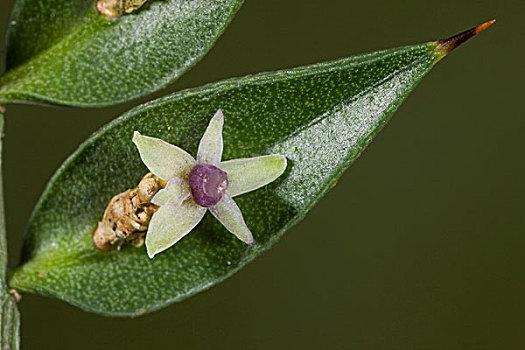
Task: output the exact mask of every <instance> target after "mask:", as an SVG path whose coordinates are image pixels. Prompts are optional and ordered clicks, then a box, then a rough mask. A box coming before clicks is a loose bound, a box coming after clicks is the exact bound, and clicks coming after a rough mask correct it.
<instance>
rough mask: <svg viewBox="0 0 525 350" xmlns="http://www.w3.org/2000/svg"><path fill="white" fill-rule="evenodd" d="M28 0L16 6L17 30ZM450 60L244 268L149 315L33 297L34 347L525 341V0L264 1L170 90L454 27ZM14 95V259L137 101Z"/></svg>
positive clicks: (3, 11) (27, 331) (432, 35)
mask: <svg viewBox="0 0 525 350" xmlns="http://www.w3.org/2000/svg"><path fill="white" fill-rule="evenodd" d="M12 4H13V0H2V1H1V3H0V27H1V29H0V35H1V37H2V39H0V40H3V37H4V34H5V29H6V26H7V21H8V16H9V12H10V9H11V8H12ZM492 18H496V19H497V20H498V22H497V23H496V24H495V25H494V26H493V27H491V28H490V29H489V30H488V31H487V32H484V33H483V34H481V35H480V36H479V37H476V38H475V39H473V40H472V41H470V42H469V43H467V44H465V45H464V46H462V47H461V48H459V49H458V50H457V51H455V52H453V53H452V54H451V55H450V56H449V57H447V58H446V59H445V60H444V61H442V62H441V63H439V64H438V65H437V66H436V67H435V68H434V70H433V71H432V72H431V73H430V74H429V75H428V76H427V77H426V79H425V80H424V81H423V82H422V83H421V85H420V86H419V87H418V88H417V89H416V90H415V92H414V93H413V94H412V95H411V96H410V97H409V99H408V100H407V101H406V103H405V104H404V105H403V106H402V107H401V108H400V110H399V111H398V112H397V114H396V115H395V116H394V118H393V120H392V121H391V123H390V125H389V126H388V127H387V128H386V129H385V130H384V131H383V132H382V133H381V134H380V135H379V136H378V137H377V139H376V140H375V142H374V143H373V144H372V145H371V146H370V147H369V148H368V149H367V151H366V152H364V154H363V155H362V157H361V158H360V159H359V160H358V161H357V162H356V163H355V164H354V166H353V167H352V168H351V169H350V170H349V171H348V172H347V173H346V174H345V175H344V176H343V177H342V178H341V181H340V182H339V184H338V185H337V186H336V188H335V189H334V190H332V191H331V192H330V193H329V194H328V195H327V196H326V197H325V198H324V199H323V200H322V201H321V202H320V203H319V204H318V205H317V207H316V208H314V209H313V210H312V211H311V212H310V213H309V214H308V215H307V216H306V218H305V219H304V220H303V221H302V222H300V223H299V224H298V225H296V226H295V227H294V228H293V229H291V230H290V231H289V232H288V233H287V235H285V237H284V238H283V239H281V241H280V242H279V244H277V245H276V246H274V248H273V249H272V250H271V251H269V252H267V253H265V254H263V255H262V256H261V257H259V258H258V259H256V261H255V262H253V263H251V264H249V265H248V266H247V267H246V268H244V269H243V270H242V271H241V272H239V273H237V274H236V275H235V276H233V277H232V278H230V279H228V280H227V281H226V282H224V283H222V284H220V285H218V286H215V287H214V288H212V289H210V290H208V291H206V292H204V293H201V294H198V295H197V296H194V297H192V298H190V299H188V300H186V301H184V302H182V303H179V304H175V305H172V306H169V307H167V308H165V309H163V310H161V311H159V312H156V313H154V314H151V315H147V316H145V317H142V318H138V319H133V320H131V319H116V318H104V317H101V316H97V315H93V314H88V313H85V312H82V311H81V310H79V309H77V308H75V307H73V306H69V305H67V304H65V303H63V302H60V301H57V300H54V299H49V298H45V297H40V296H34V295H24V296H23V300H22V302H21V303H20V310H21V313H22V328H21V331H22V345H23V348H24V349H100V348H104V349H142V348H152V349H155V348H177V349H290V348H300V349H325V348H327V349H343V348H344V349H347V348H357V349H381V348H384V349H392V348H400V349H421V348H425V349H443V348H455V349H465V348H468V349H485V348H486V349H504V348H522V347H523V346H525V316H524V315H525V300H524V296H525V275H524V273H523V270H524V267H525V255H524V250H525V235H524V233H525V232H524V231H525V230H524V226H525V225H524V224H525V218H524V214H525V213H524V208H525V205H524V202H523V197H524V195H525V185H524V181H523V176H524V174H525V172H524V170H525V167H524V157H523V151H524V150H525V141H524V140H523V132H524V131H525V112H524V110H523V99H524V96H523V95H524V87H523V81H524V78H525V74H524V73H525V72H524V64H523V57H524V54H525V50H524V49H523V39H524V37H525V30H524V28H523V26H524V24H525V23H524V22H525V21H524V19H525V1H523V0H515V1H494V0H479V1H457V0H442V1H421V0H410V1H408V0H406V1H391V0H378V1H367V2H366V1H360V2H356V1H348V0H330V1H326V0H325V1H305V0H247V1H246V3H245V5H244V7H243V8H242V9H241V10H240V12H239V13H238V15H237V17H236V18H235V19H234V21H233V23H232V24H231V26H230V27H229V28H228V29H227V30H226V32H225V34H224V35H223V36H222V37H221V38H220V40H219V41H218V42H217V44H216V46H215V48H214V49H213V50H212V51H211V52H210V53H209V54H208V55H207V56H206V58H204V60H203V61H201V62H200V63H199V64H198V65H197V66H196V67H195V68H194V69H193V70H191V71H190V72H189V73H187V74H186V75H184V76H183V78H181V79H180V80H179V81H178V82H176V83H175V84H174V85H172V86H170V87H169V88H168V89H165V90H163V91H161V92H159V93H157V94H155V97H158V96H162V95H165V94H167V93H170V92H173V91H178V90H180V89H182V88H186V87H193V86H199V85H201V84H204V83H207V82H211V81H215V80H218V79H223V78H227V77H232V76H242V75H245V74H248V73H255V72H259V71H267V70H276V69H280V68H286V67H292V66H298V65H303V64H309V63H314V62H318V61H325V60H330V59H334V58H338V57H344V56H350V55H353V54H358V53H364V52H367V51H372V50H377V49H382V48H389V47H395V46H401V45H406V44H412V43H420V42H424V41H428V40H432V39H440V38H442V37H447V36H450V35H452V34H456V33H457V32H459V31H462V30H464V29H467V28H468V27H471V26H474V25H476V24H479V23H481V22H484V21H486V20H489V19H492ZM151 98H152V97H151V96H150V97H148V98H144V99H142V100H140V101H133V102H132V103H128V104H126V105H119V106H116V107H112V108H105V109H92V110H88V109H70V108H50V107H41V106H18V105H10V106H8V112H7V129H6V139H5V151H4V156H5V159H4V174H5V177H4V181H5V184H4V186H5V187H6V206H7V223H8V230H9V236H8V238H9V243H10V245H9V248H10V265H11V266H13V265H15V264H16V261H17V260H18V256H19V250H20V247H21V244H22V237H23V231H24V227H25V224H26V222H27V220H28V217H29V215H30V213H31V211H32V208H33V206H34V205H35V203H36V201H37V200H38V197H39V196H40V194H41V192H42V191H43V189H44V186H45V184H46V182H47V181H48V179H49V178H50V176H51V175H52V174H53V172H54V171H55V169H57V168H58V166H59V165H60V164H61V162H62V161H63V160H65V158H66V157H67V156H68V155H69V154H70V153H72V152H73V151H74V150H75V149H76V147H77V146H78V145H79V144H80V143H81V142H82V141H83V140H84V139H86V138H87V137H88V136H89V135H90V134H91V133H92V132H94V131H95V130H97V129H98V128H99V127H100V126H102V125H104V124H105V123H107V122H109V121H110V120H112V119H114V118H115V117H117V116H118V115H120V114H121V113H122V112H124V111H126V110H128V109H130V108H131V107H132V106H134V105H137V104H139V103H142V102H144V101H147V100H149V99H151Z"/></svg>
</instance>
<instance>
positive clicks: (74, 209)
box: [10, 41, 450, 315]
mask: <svg viewBox="0 0 525 350" xmlns="http://www.w3.org/2000/svg"><path fill="white" fill-rule="evenodd" d="M447 43H449V42H447V41H441V42H432V43H426V44H421V45H415V46H408V47H403V48H397V49H392V50H387V51H381V52H376V53H372V54H367V55H362V56H357V57H351V58H347V59H341V60H337V61H333V62H328V63H322V64H317V65H312V66H307V67H301V68H296V69H290V70H283V71H279V72H273V73H264V74H260V75H256V76H248V77H244V78H239V79H232V80H227V81H223V82H219V83H215V84H211V85H207V86H204V87H201V88H197V89H191V90H187V91H183V92H180V93H177V94H175V95H172V96H169V97H166V98H163V99H160V100H157V101H153V102H151V103H148V104H145V105H143V106H140V107H138V108H135V109H134V110H132V111H130V112H129V113H127V114H125V115H124V116H122V117H121V118H119V119H117V120H115V121H114V122H112V123H111V124H109V125H108V126H106V127H105V128H103V129H102V130H100V131H99V132H97V133H96V134H95V135H93V136H92V137H91V138H90V139H89V140H88V141H87V142H86V143H84V144H83V145H82V146H81V147H80V148H79V150H78V151H77V152H76V153H75V154H73V155H72V156H71V158H70V159H69V160H67V161H66V162H65V164H64V165H63V166H62V167H61V168H60V169H59V171H58V172H57V174H56V175H55V176H54V178H53V179H52V180H51V182H50V184H49V185H48V187H47V189H46V191H45V193H44V194H43V196H42V198H41V200H40V202H39V204H38V206H37V208H36V209H35V212H34V214H33V216H32V219H31V222H30V225H29V228H28V233H27V237H26V241H25V248H24V254H23V256H24V258H23V260H24V264H23V266H21V267H20V268H18V269H17V270H15V271H14V273H13V274H12V276H11V280H10V283H11V285H12V286H13V287H16V288H18V289H19V290H23V291H30V292H36V293H42V294H45V295H51V296H55V297H57V298H60V299H63V300H65V301H67V302H70V303H72V304H75V305H77V306H79V307H81V308H83V309H86V310H90V311H94V312H97V313H102V314H108V315H140V314H143V313H146V312H149V311H152V310H156V309H159V308H161V307H163V306H165V305H167V304H169V303H172V302H175V301H179V300H182V299H184V298H186V297H188V296H190V295H192V294H194V293H197V292H199V291H201V290H203V289H206V288H209V287H210V286H212V285H214V284H216V283H218V282H220V281H222V280H224V279H225V278H226V277H228V276H230V275H231V274H233V273H234V272H236V271H237V270H238V269H240V268H241V267H242V266H243V265H245V264H246V263H247V262H249V261H250V260H252V259H253V258H255V257H256V256H257V255H259V254H261V253H262V252H263V251H264V250H266V249H268V248H269V247H270V246H271V245H272V244H274V243H275V242H276V241H277V240H278V239H279V237H281V236H282V235H283V233H284V232H285V231H286V230H287V229H289V228H290V227H291V226H292V225H293V224H294V223H296V222H297V221H299V220H300V219H301V218H302V217H303V216H304V215H305V214H306V212H307V211H308V210H309V209H311V208H312V206H313V205H314V204H315V203H316V202H317V201H318V200H319V199H320V198H321V197H322V195H323V194H324V193H325V192H326V191H327V190H328V189H330V188H331V187H332V186H333V184H334V183H335V181H336V180H337V179H338V178H339V177H340V176H341V174H342V173H343V171H344V170H345V169H346V168H347V167H348V166H349V165H350V164H351V163H352V162H353V161H354V160H355V159H356V158H357V157H358V156H359V155H360V154H361V152H362V151H363V150H364V149H365V147H366V146H367V145H368V144H369V143H370V142H371V140H372V139H373V137H374V136H375V135H376V134H377V133H378V132H379V131H380V130H381V128H382V127H383V126H384V125H385V123H386V122H387V121H388V120H389V118H390V117H391V115H392V114H393V112H394V111H395V110H396V109H397V107H398V106H399V105H400V104H401V103H402V101H403V100H404V99H405V98H406V97H407V95H408V94H409V93H410V91H411V90H412V89H413V88H414V87H415V86H416V85H417V83H418V82H419V81H420V80H421V78H422V77H423V76H424V75H425V74H426V73H427V72H428V71H429V70H430V69H431V68H432V66H433V65H434V64H435V63H436V62H437V61H438V60H439V59H440V58H442V57H443V56H444V55H445V54H446V53H447V52H448V51H450V47H446V45H445V44H447ZM218 109H222V111H223V112H224V118H225V119H224V153H223V159H224V160H228V159H235V158H243V157H253V156H260V155H265V154H273V153H277V154H282V155H284V156H286V158H287V159H288V167H287V170H286V171H285V173H284V174H283V175H282V176H281V177H280V178H279V179H278V180H277V181H275V182H273V183H271V184H269V185H268V186H265V187H264V188H261V189H259V190H256V191H253V192H250V193H247V194H244V195H241V196H238V197H236V199H235V200H236V202H237V204H238V206H239V207H240V209H241V210H242V212H243V215H244V218H245V220H246V223H247V225H248V226H249V228H250V229H251V230H252V232H253V235H254V238H255V245H254V246H253V247H250V246H248V245H246V244H244V243H243V242H240V241H239V240H237V239H236V238H235V237H234V236H233V235H231V234H229V233H228V232H227V231H226V229H225V228H223V227H222V225H221V224H220V223H219V222H218V221H217V220H215V219H214V218H213V217H212V216H211V215H210V214H209V213H208V214H206V216H205V218H204V220H203V221H202V222H201V223H200V224H199V225H198V226H197V227H196V229H195V230H193V231H192V232H190V233H189V234H188V235H187V236H186V237H184V238H183V239H182V240H181V241H179V242H178V243H177V244H176V245H175V246H173V247H172V248H170V249H168V250H166V251H165V252H163V253H161V254H158V255H157V256H155V258H154V259H149V258H148V256H147V254H146V250H145V248H144V247H142V248H138V249H136V248H125V249H123V250H122V251H115V252H111V253H102V252H99V251H97V250H95V248H94V247H93V244H92V241H91V238H92V234H93V231H94V229H95V228H96V226H97V222H98V221H99V220H100V219H101V217H102V214H103V212H104V209H105V207H106V205H107V203H108V202H109V200H110V199H111V198H112V197H113V196H114V195H115V194H117V193H120V192H122V191H124V190H126V189H128V188H132V187H134V186H136V184H137V183H138V181H139V180H140V179H141V178H142V176H144V174H145V173H146V172H147V170H146V168H145V167H144V165H143V163H142V161H141V159H140V157H139V154H138V152H137V150H136V148H135V146H134V144H133V143H132V141H131V139H132V137H133V133H134V131H139V132H140V133H142V134H144V135H148V136H152V137H158V138H161V139H163V140H165V141H167V142H170V143H172V144H175V145H177V146H179V147H181V148H183V149H184V150H186V151H188V152H189V153H190V154H196V151H197V147H198V144H199V140H200V139H201V137H202V135H203V133H204V131H205V130H206V127H207V125H208V123H209V121H210V118H211V117H212V116H213V114H214V113H215V111H217V110H218ZM326 219H327V220H329V219H330V218H326ZM298 234H300V233H298ZM356 234H359V233H358V232H356Z"/></svg>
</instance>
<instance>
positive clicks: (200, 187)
mask: <svg viewBox="0 0 525 350" xmlns="http://www.w3.org/2000/svg"><path fill="white" fill-rule="evenodd" d="M189 182H190V187H191V194H192V196H193V200H194V201H195V203H197V204H198V205H200V206H202V207H206V208H211V207H213V206H214V205H215V204H217V203H218V202H219V201H220V200H221V198H222V196H223V195H224V193H226V189H227V188H228V176H227V174H226V173H225V172H224V171H222V170H221V169H219V168H217V167H216V166H214V165H211V164H206V163H202V164H197V165H196V166H195V167H193V169H192V170H191V171H190V175H189Z"/></svg>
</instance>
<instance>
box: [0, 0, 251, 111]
mask: <svg viewBox="0 0 525 350" xmlns="http://www.w3.org/2000/svg"><path fill="white" fill-rule="evenodd" d="M95 2H96V0H17V2H16V3H15V7H14V9H13V12H12V14H11V20H10V23H9V30H8V37H7V69H8V72H7V74H6V75H5V76H3V77H2V78H0V105H1V104H2V103H4V104H5V103H7V102H33V103H46V104H61V105H71V106H82V107H96V106H104V105H111V104H115V103H119V102H124V101H128V100H131V99H134V98H137V97H140V96H144V95H147V94H149V93H151V92H153V91H156V90H158V89H160V88H162V87H164V86H166V85H167V84H169V83H171V82H172V81H174V80H175V79H177V78H178V77H179V76H181V75H182V74H183V73H184V72H185V71H187V70H188V69H189V68H190V67H191V66H193V65H194V64H195V63H196V62H197V61H198V60H199V59H200V58H202V57H203V56H204V55H205V54H206V53H207V52H208V51H209V49H210V48H211V47H212V46H213V44H214V42H215V41H216V40H217V39H218V37H219V36H220V34H221V33H222V32H223V30H224V29H225V27H226V26H227V25H228V23H229V22H230V20H231V19H232V18H233V16H234V14H235V13H236V11H237V10H238V9H239V7H240V6H241V4H242V0H213V1H210V0H159V1H155V0H151V1H149V2H148V3H147V4H146V5H144V6H143V7H142V8H141V9H139V10H138V11H136V12H133V13H132V14H129V15H125V16H122V17H120V18H116V19H108V18H105V17H103V16H101V15H99V14H98V12H97V11H96V9H95Z"/></svg>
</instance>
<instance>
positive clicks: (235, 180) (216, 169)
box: [133, 109, 286, 258]
mask: <svg viewBox="0 0 525 350" xmlns="http://www.w3.org/2000/svg"><path fill="white" fill-rule="evenodd" d="M223 124H224V116H223V114H222V111H221V110H220V109H219V110H218V111H217V113H215V116H214V117H213V118H212V119H211V121H210V124H209V125H208V128H207V129H206V132H205V133H204V135H203V136H202V139H201V141H200V144H199V150H198V152H197V159H196V160H195V159H193V157H192V156H191V155H189V154H188V153H187V152H186V151H184V150H183V149H181V148H179V147H177V146H174V145H171V144H169V143H167V142H165V141H162V140H160V139H157V138H153V137H148V136H142V135H141V134H140V133H139V132H138V131H135V134H134V135H133V142H134V143H135V145H137V148H138V150H139V153H140V157H141V158H142V161H143V162H144V164H145V165H146V166H147V167H148V169H149V170H150V171H151V172H152V173H153V174H155V175H156V176H157V177H159V178H160V179H162V180H164V181H166V182H167V185H166V187H165V188H164V189H162V190H160V191H159V192H158V193H157V194H156V195H155V197H153V199H152V201H151V202H152V203H153V204H155V205H158V206H160V208H159V209H158V210H157V212H156V213H155V214H154V215H153V217H152V219H151V222H150V224H149V228H148V232H147V234H146V248H147V251H148V255H149V257H150V258H153V256H155V254H158V253H160V252H162V251H164V250H165V249H168V248H169V247H171V246H172V245H174V244H175V243H177V242H178V241H179V240H180V239H181V238H183V237H184V236H185V235H186V234H188V233H189V232H190V231H191V230H193V228H194V227H195V226H197V224H198V223H199V222H200V221H201V220H202V218H203V217H204V214H205V213H206V210H209V211H210V212H211V213H212V214H213V216H215V217H216V218H217V220H219V221H220V222H221V223H222V224H223V225H224V227H225V228H226V229H227V230H228V231H230V232H231V233H233V234H234V235H235V236H236V237H237V238H239V239H240V240H241V241H243V242H245V243H247V244H250V245H253V244H254V240H253V235H252V233H251V232H250V229H249V228H248V227H247V226H246V223H245V222H244V218H243V216H242V213H241V211H240V209H239V207H238V206H237V204H235V201H234V200H233V198H232V197H235V196H238V195H241V194H243V193H246V192H250V191H253V190H256V189H258V188H260V187H262V186H264V185H267V184H269V183H270V182H272V181H274V180H275V179H277V178H278V177H279V176H281V174H282V173H283V172H284V170H285V169H286V158H285V157H283V156H281V155H278V154H272V155H266V156H261V157H254V158H239V159H233V160H229V161H225V162H222V161H221V158H222V148H223V145H222V127H223Z"/></svg>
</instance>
